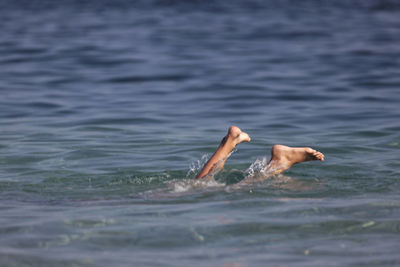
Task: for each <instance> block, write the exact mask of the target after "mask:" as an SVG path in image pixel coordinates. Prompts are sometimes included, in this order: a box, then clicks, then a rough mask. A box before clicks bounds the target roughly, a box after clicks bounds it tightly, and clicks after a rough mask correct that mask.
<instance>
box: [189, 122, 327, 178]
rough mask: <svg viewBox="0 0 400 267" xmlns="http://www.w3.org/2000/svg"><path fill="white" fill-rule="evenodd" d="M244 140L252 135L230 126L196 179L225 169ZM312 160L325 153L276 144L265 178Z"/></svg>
mask: <svg viewBox="0 0 400 267" xmlns="http://www.w3.org/2000/svg"><path fill="white" fill-rule="evenodd" d="M243 142H250V136H249V135H248V134H247V133H245V132H242V130H241V129H240V128H239V127H236V126H231V127H229V130H228V133H227V135H226V136H224V138H222V140H221V143H220V145H219V147H218V148H217V150H216V151H215V153H214V154H213V155H212V156H211V158H210V159H209V160H208V161H207V163H206V164H205V165H204V167H203V169H202V170H201V171H200V173H199V174H198V175H197V176H196V179H203V178H205V177H207V176H208V175H210V176H211V175H213V174H215V173H216V172H218V171H219V170H221V169H223V167H224V165H225V162H226V160H227V158H228V157H229V155H230V153H231V152H232V151H233V149H234V148H235V147H236V146H237V145H238V144H240V143H243ZM310 160H320V161H323V160H324V154H322V153H321V152H319V151H317V150H315V149H312V148H310V147H288V146H284V145H274V146H273V147H272V149H271V159H270V161H269V163H268V165H267V166H268V170H270V171H269V172H268V173H265V176H266V177H264V178H268V177H267V176H271V175H276V174H280V173H282V172H283V171H285V170H287V169H289V168H290V167H291V166H293V164H296V163H300V162H303V161H310Z"/></svg>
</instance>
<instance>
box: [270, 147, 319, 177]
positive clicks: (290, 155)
mask: <svg viewBox="0 0 400 267" xmlns="http://www.w3.org/2000/svg"><path fill="white" fill-rule="evenodd" d="M324 159H325V156H324V154H322V153H321V152H319V151H317V150H315V149H312V148H311V147H288V146H284V145H274V146H273V147H272V150H271V161H270V164H271V167H272V168H276V172H275V174H278V173H281V172H283V171H285V170H287V169H289V168H290V167H291V166H292V165H293V164H296V163H300V162H303V161H310V160H320V161H324Z"/></svg>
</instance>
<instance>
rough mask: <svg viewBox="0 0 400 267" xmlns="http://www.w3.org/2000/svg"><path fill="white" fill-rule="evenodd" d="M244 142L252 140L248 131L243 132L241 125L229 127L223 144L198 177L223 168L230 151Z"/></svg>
mask: <svg viewBox="0 0 400 267" xmlns="http://www.w3.org/2000/svg"><path fill="white" fill-rule="evenodd" d="M242 142H250V137H249V135H248V134H247V133H245V132H242V130H240V128H239V127H236V126H231V127H229V130H228V133H227V135H226V136H225V137H224V138H222V141H221V144H220V145H219V147H218V149H217V151H215V153H214V154H213V155H212V156H211V158H210V159H209V160H208V161H207V163H206V164H205V165H204V167H203V169H202V170H201V171H200V173H199V174H198V175H197V177H196V179H201V178H204V177H205V176H207V175H208V174H210V173H212V172H215V171H218V170H220V169H222V168H223V167H224V165H225V161H226V159H227V158H228V156H229V153H231V152H232V150H233V149H234V148H235V146H236V145H238V144H240V143H242Z"/></svg>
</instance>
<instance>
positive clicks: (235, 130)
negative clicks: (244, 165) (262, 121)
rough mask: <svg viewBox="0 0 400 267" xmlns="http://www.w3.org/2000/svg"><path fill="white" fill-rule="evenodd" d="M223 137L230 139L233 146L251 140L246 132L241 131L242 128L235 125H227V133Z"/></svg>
mask: <svg viewBox="0 0 400 267" xmlns="http://www.w3.org/2000/svg"><path fill="white" fill-rule="evenodd" d="M225 138H226V140H227V141H230V142H231V143H232V144H233V146H236V145H238V144H240V143H243V142H250V140H251V138H250V136H249V135H248V134H247V133H245V132H242V130H240V128H239V127H237V126H231V127H229V130H228V134H227V135H226V137H225Z"/></svg>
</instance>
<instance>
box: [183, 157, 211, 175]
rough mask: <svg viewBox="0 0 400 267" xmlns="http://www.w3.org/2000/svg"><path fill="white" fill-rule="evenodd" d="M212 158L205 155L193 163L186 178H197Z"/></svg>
mask: <svg viewBox="0 0 400 267" xmlns="http://www.w3.org/2000/svg"><path fill="white" fill-rule="evenodd" d="M209 158H210V154H204V155H203V156H201V159H198V160H196V161H193V162H191V163H190V165H189V171H188V172H187V174H186V178H195V177H196V176H197V174H198V173H199V172H200V170H201V169H202V168H203V166H204V165H205V164H206V163H207V161H208V160H209Z"/></svg>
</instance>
